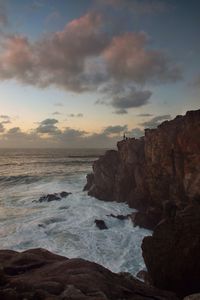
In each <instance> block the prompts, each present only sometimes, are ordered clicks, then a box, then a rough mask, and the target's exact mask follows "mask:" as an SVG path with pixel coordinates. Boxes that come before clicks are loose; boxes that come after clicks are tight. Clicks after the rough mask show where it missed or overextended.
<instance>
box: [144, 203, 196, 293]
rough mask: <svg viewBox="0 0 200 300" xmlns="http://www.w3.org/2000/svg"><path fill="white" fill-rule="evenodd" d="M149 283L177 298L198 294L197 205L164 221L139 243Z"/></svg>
mask: <svg viewBox="0 0 200 300" xmlns="http://www.w3.org/2000/svg"><path fill="white" fill-rule="evenodd" d="M142 250H143V257H144V260H145V263H146V267H147V270H148V273H149V275H150V277H151V278H152V281H153V284H154V285H155V286H156V287H158V288H161V289H167V290H171V291H174V292H176V293H177V294H178V295H180V296H186V295H188V294H192V293H197V292H200V259H199V253H200V206H199V205H191V206H188V207H186V208H185V209H183V210H182V211H179V212H177V214H176V216H173V219H172V218H166V219H165V220H163V221H162V222H160V224H159V225H158V226H157V227H156V228H155V231H154V233H153V236H149V237H145V238H144V240H143V243H142Z"/></svg>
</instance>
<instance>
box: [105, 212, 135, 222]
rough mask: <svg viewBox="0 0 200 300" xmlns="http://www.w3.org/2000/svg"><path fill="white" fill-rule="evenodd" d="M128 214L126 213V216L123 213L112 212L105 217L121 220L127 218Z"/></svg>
mask: <svg viewBox="0 0 200 300" xmlns="http://www.w3.org/2000/svg"><path fill="white" fill-rule="evenodd" d="M129 216H130V215H126V216H124V215H113V214H110V215H107V217H112V218H116V219H118V220H121V221H123V220H127V219H128V218H129Z"/></svg>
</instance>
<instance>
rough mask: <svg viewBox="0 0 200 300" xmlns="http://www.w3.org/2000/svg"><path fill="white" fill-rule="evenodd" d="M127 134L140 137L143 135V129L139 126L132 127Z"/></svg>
mask: <svg viewBox="0 0 200 300" xmlns="http://www.w3.org/2000/svg"><path fill="white" fill-rule="evenodd" d="M127 135H128V136H130V137H135V138H140V137H141V136H144V130H142V129H140V128H133V129H132V130H130V131H128V133H127Z"/></svg>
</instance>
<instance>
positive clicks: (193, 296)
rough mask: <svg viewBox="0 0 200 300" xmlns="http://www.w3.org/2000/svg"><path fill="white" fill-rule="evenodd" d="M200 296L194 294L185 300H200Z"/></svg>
mask: <svg viewBox="0 0 200 300" xmlns="http://www.w3.org/2000/svg"><path fill="white" fill-rule="evenodd" d="M199 299H200V294H193V295H189V296H187V297H185V298H184V299H183V300H199Z"/></svg>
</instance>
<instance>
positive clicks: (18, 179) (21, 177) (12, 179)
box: [0, 175, 41, 184]
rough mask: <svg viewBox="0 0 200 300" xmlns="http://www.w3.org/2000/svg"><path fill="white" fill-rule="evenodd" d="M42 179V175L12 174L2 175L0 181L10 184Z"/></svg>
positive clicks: (27, 182)
mask: <svg viewBox="0 0 200 300" xmlns="http://www.w3.org/2000/svg"><path fill="white" fill-rule="evenodd" d="M39 180H41V176H30V175H16V176H14V175H12V176H0V183H9V184H16V183H21V184H23V183H25V184H29V183H33V182H37V181H39Z"/></svg>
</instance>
